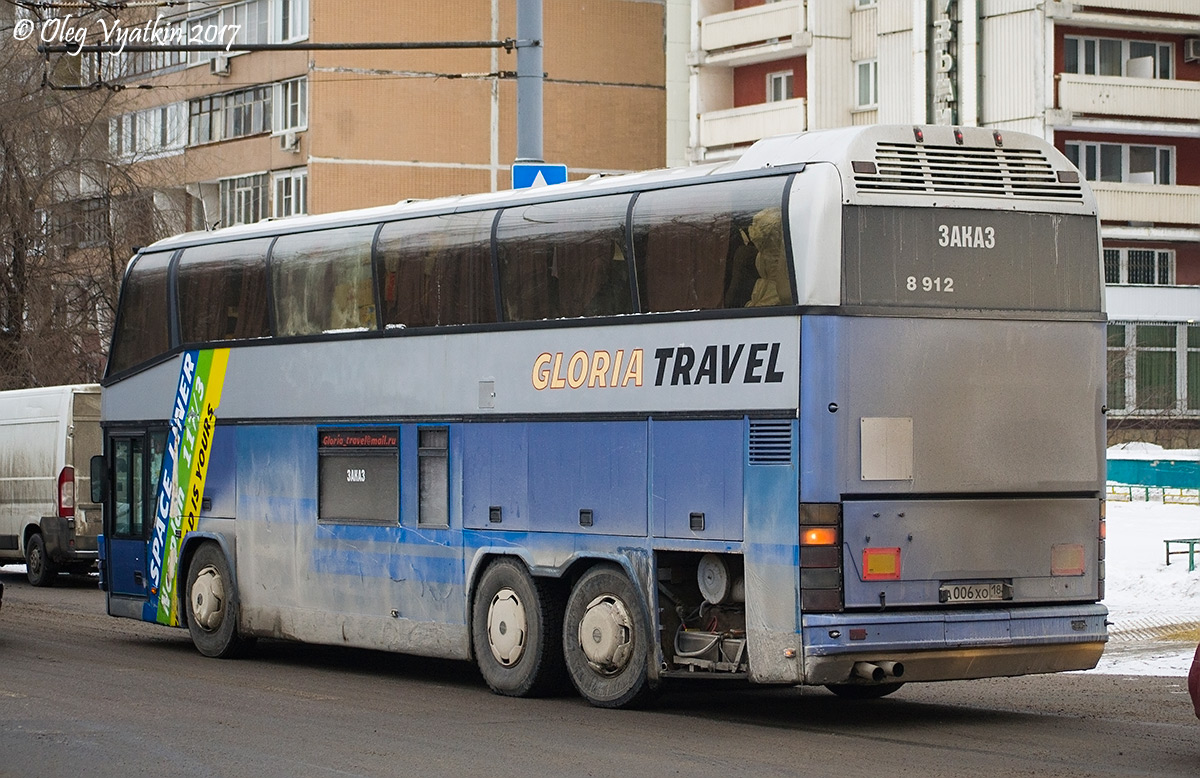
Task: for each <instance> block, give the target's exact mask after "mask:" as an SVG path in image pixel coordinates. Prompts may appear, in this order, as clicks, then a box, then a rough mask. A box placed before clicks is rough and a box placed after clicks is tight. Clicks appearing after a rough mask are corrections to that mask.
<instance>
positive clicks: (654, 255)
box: [633, 176, 792, 312]
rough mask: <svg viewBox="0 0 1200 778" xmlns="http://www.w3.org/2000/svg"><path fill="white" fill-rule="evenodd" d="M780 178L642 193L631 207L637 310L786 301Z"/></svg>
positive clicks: (788, 300) (782, 180)
mask: <svg viewBox="0 0 1200 778" xmlns="http://www.w3.org/2000/svg"><path fill="white" fill-rule="evenodd" d="M786 182H787V179H786V178H785V177H782V176H781V177H771V178H757V179H750V180H746V181H726V182H719V183H710V184H700V185H698V186H688V187H680V188H678V189H663V190H659V191H651V192H646V193H645V194H643V195H641V196H640V197H638V199H637V202H636V203H635V205H634V207H633V235H634V255H635V256H636V258H637V275H638V292H639V294H640V296H641V305H642V310H643V311H646V312H659V311H689V310H712V309H718V308H758V307H767V306H773V305H791V303H792V284H791V279H790V276H789V273H788V262H787V255H786V252H785V247H784V235H783V217H782V206H783V189H784V185H785V184H786Z"/></svg>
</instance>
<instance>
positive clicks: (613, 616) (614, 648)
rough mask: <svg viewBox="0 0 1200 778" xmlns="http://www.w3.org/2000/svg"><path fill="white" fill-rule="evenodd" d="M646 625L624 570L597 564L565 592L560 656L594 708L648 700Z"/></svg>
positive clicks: (647, 640)
mask: <svg viewBox="0 0 1200 778" xmlns="http://www.w3.org/2000/svg"><path fill="white" fill-rule="evenodd" d="M649 630H650V628H649V626H648V620H647V618H646V610H645V608H644V607H643V606H642V600H641V597H640V596H638V592H637V589H635V588H634V586H633V583H632V582H630V580H629V577H628V576H627V575H625V571H624V570H622V569H621V568H619V567H617V566H616V565H611V564H600V565H596V566H595V567H593V568H591V569H590V570H588V571H587V572H586V573H584V574H583V577H582V578H580V579H579V581H578V582H577V583H576V584H575V587H574V588H573V589H572V590H571V596H570V597H569V598H567V611H566V615H565V616H564V620H563V657H564V659H566V662H567V672H568V673H570V676H571V682H572V683H573V684H575V688H576V689H578V690H579V693H580V694H581V695H583V697H584V699H586V700H587V701H588V702H590V703H591V704H592V705H595V706H597V707H599V708H632V707H636V706H638V705H641V704H644V703H645V702H646V701H648V700H649V698H650V693H651V690H650V685H649V681H648V677H647V665H648V662H649V653H650V652H649V648H650V646H649V635H650V631H649Z"/></svg>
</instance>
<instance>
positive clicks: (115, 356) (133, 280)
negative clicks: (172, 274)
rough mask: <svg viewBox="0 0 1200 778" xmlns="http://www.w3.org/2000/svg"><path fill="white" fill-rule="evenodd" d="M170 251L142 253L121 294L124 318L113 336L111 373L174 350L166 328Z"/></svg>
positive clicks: (131, 270) (109, 361)
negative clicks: (171, 349) (171, 348)
mask: <svg viewBox="0 0 1200 778" xmlns="http://www.w3.org/2000/svg"><path fill="white" fill-rule="evenodd" d="M173 253H174V252H171V251H159V252H155V253H153V254H142V255H141V256H140V257H138V258H137V260H136V261H135V262H134V263H133V267H132V268H131V269H130V270H129V275H128V277H127V278H126V279H125V288H124V289H122V291H121V303H120V310H121V316H120V318H119V320H118V321H117V327H116V332H115V333H114V335H113V345H112V355H111V356H110V357H109V360H108V373H109V374H110V375H111V374H114V373H119V372H121V371H122V370H127V369H129V368H131V367H135V366H137V365H140V364H142V363H143V362H147V361H149V360H151V359H153V358H154V357H156V356H158V355H159V354H165V353H166V352H167V351H168V350H169V349H170V347H171V341H170V334H169V331H168V325H167V267H168V266H169V265H170V263H171V255H172V254H173Z"/></svg>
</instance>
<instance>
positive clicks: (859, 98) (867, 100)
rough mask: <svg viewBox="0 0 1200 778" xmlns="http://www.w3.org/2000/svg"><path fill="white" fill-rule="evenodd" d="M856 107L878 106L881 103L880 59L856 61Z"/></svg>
mask: <svg viewBox="0 0 1200 778" xmlns="http://www.w3.org/2000/svg"><path fill="white" fill-rule="evenodd" d="M854 86H855V101H854V106H855V107H856V108H876V107H878V105H879V60H874V59H869V60H865V61H863V62H855V63H854Z"/></svg>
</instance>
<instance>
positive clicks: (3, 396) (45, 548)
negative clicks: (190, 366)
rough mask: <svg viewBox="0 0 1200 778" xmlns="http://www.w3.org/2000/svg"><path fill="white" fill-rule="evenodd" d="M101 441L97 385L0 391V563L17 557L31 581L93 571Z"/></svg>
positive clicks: (45, 582) (42, 581)
mask: <svg viewBox="0 0 1200 778" xmlns="http://www.w3.org/2000/svg"><path fill="white" fill-rule="evenodd" d="M102 440H103V437H102V435H101V433H100V387H99V386H98V385H97V384H77V385H73V386H49V387H43V388H39V389H17V390H14V391H9V392H0V565H2V564H12V563H20V562H24V563H25V565H26V574H27V575H28V577H29V582H30V583H32V584H33V585H34V586H49V585H51V584H52V583H54V580H55V578H56V577H57V574H58V573H60V572H70V573H83V572H89V571H91V570H94V569H95V566H96V557H97V546H96V536H97V535H98V534H99V533H100V506H99V505H97V504H95V503H91V502H87V501H88V500H90V494H91V490H90V479H89V473H90V470H89V464H90V463H89V460H90V459H91V457H92V456H93V455H95V454H100V453H102V450H101V446H102ZM81 501H82V502H81Z"/></svg>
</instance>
